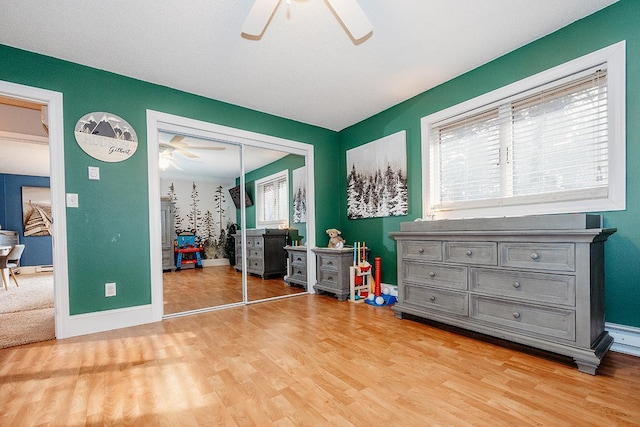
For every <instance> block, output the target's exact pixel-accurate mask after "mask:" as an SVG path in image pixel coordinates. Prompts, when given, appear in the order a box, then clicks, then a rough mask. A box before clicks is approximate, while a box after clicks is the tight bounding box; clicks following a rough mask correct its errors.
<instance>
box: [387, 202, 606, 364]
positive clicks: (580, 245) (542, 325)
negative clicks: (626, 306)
mask: <svg viewBox="0 0 640 427" xmlns="http://www.w3.org/2000/svg"><path fill="white" fill-rule="evenodd" d="M601 221H602V218H601V216H599V215H586V214H572V215H541V216H528V217H515V218H487V219H470V220H440V221H422V222H410V223H409V222H407V223H402V224H401V227H400V232H396V233H391V235H392V236H393V237H394V238H395V239H396V241H397V254H398V303H397V304H396V305H395V306H394V307H393V309H394V311H395V313H396V316H397V317H399V318H402V317H404V315H406V314H409V315H414V316H418V317H422V318H425V319H430V320H433V321H437V322H441V323H445V324H448V325H453V326H456V327H460V328H464V329H468V330H472V331H475V332H480V333H483V334H486V335H490V336H494V337H498V338H501V339H505V340H510V341H513V342H517V343H520V344H524V345H527V346H531V347H535V348H539V349H543V350H545V351H549V352H554V353H558V354H562V355H565V356H570V357H572V358H573V359H574V361H575V363H576V364H577V366H578V369H579V370H580V371H581V372H586V373H589V374H595V373H596V370H597V368H598V366H599V365H600V361H601V359H602V358H603V357H604V355H605V354H606V352H607V351H608V350H609V347H610V346H611V344H612V343H613V339H612V338H611V336H610V335H609V334H608V333H607V332H606V331H605V330H604V243H605V241H606V240H607V238H608V237H609V236H610V235H611V234H613V233H614V232H615V231H616V230H615V229H602V228H601Z"/></svg>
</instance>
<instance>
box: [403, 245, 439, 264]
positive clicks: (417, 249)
mask: <svg viewBox="0 0 640 427" xmlns="http://www.w3.org/2000/svg"><path fill="white" fill-rule="evenodd" d="M402 257H403V258H406V259H415V260H424V261H442V242H440V241H424V242H419V241H407V242H402Z"/></svg>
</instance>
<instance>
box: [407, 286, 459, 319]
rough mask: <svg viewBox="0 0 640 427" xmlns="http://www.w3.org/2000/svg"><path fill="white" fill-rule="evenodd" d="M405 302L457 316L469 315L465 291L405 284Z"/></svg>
mask: <svg viewBox="0 0 640 427" xmlns="http://www.w3.org/2000/svg"><path fill="white" fill-rule="evenodd" d="M404 291H405V293H404V301H403V303H405V304H411V305H417V306H420V307H423V308H427V309H429V310H438V311H443V312H446V313H450V314H457V315H459V316H465V317H466V316H468V315H469V300H468V298H469V296H468V294H466V293H462V292H455V291H447V290H443V289H434V288H430V287H427V286H419V285H413V284H410V283H406V284H405V290H404Z"/></svg>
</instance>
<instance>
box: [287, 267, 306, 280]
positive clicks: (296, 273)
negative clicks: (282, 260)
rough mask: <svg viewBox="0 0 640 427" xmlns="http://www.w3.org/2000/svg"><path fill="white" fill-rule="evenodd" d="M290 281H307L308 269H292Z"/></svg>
mask: <svg viewBox="0 0 640 427" xmlns="http://www.w3.org/2000/svg"><path fill="white" fill-rule="evenodd" d="M289 278H290V279H293V280H299V281H304V282H306V281H307V269H306V268H292V269H291V276H290V277H289Z"/></svg>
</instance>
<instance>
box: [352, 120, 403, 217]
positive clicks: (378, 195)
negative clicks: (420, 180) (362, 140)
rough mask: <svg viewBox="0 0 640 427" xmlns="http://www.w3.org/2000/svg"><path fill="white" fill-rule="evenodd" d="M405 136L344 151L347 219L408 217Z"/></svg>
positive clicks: (379, 140) (397, 134) (396, 134)
mask: <svg viewBox="0 0 640 427" xmlns="http://www.w3.org/2000/svg"><path fill="white" fill-rule="evenodd" d="M406 152H407V150H406V132H405V131H401V132H397V133H395V134H392V135H389V136H386V137H384V138H381V139H378V140H376V141H373V142H370V143H368V144H365V145H361V146H359V147H356V148H353V149H351V150H348V151H347V168H348V173H347V217H348V218H349V219H359V218H374V217H387V216H401V215H407V214H408V191H407V172H406V171H407V155H406Z"/></svg>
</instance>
